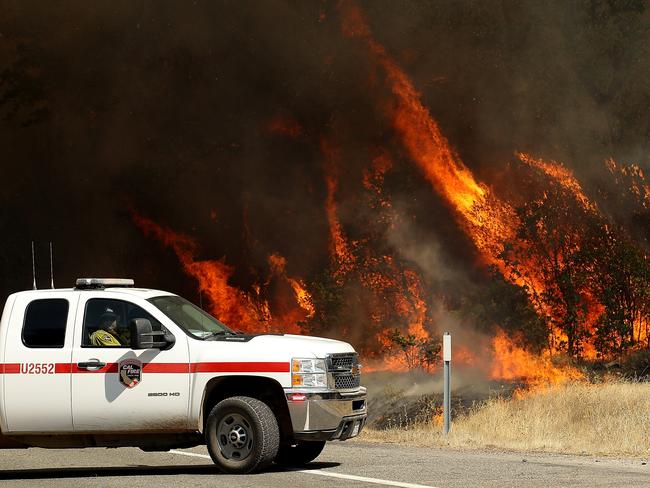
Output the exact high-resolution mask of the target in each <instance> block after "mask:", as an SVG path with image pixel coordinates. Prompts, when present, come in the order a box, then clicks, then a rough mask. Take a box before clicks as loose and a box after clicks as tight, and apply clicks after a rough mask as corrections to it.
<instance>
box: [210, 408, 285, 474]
mask: <svg viewBox="0 0 650 488" xmlns="http://www.w3.org/2000/svg"><path fill="white" fill-rule="evenodd" d="M205 440H206V444H207V446H208V451H209V452H210V457H211V458H212V460H213V461H214V463H215V464H216V465H217V467H218V468H219V469H220V470H221V471H223V472H224V473H233V474H239V473H251V472H253V471H259V470H261V469H264V468H265V467H267V466H268V465H269V464H271V462H273V459H274V458H275V456H276V455H277V452H278V446H279V444H280V430H279V428H278V422H277V420H276V418H275V415H273V412H272V411H271V409H270V408H269V407H268V405H266V403H264V402H261V401H259V400H257V399H255V398H250V397H245V396H236V397H231V398H226V399H225V400H222V401H220V402H219V403H217V404H216V405H215V407H214V408H213V409H212V411H211V412H210V414H209V415H208V420H207V422H206V425H205Z"/></svg>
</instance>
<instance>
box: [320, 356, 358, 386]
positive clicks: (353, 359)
mask: <svg viewBox="0 0 650 488" xmlns="http://www.w3.org/2000/svg"><path fill="white" fill-rule="evenodd" d="M327 370H328V371H329V377H330V387H332V386H333V387H334V389H336V390H350V389H353V388H358V387H359V385H360V384H361V374H360V371H359V356H358V355H357V354H356V353H342V354H332V355H330V356H328V358H327Z"/></svg>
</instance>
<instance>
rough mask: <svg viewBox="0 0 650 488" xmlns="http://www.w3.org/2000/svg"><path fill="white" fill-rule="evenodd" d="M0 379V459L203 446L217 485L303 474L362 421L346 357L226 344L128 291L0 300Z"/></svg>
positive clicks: (275, 339)
mask: <svg viewBox="0 0 650 488" xmlns="http://www.w3.org/2000/svg"><path fill="white" fill-rule="evenodd" d="M235 325H236V324H235ZM0 365H1V366H0V373H2V374H0V395H1V396H0V430H1V436H0V447H4V448H23V447H51V448H80V447H122V446H135V447H140V448H141V449H145V450H169V449H172V448H182V447H191V446H196V445H200V444H206V445H207V447H208V451H209V452H210V455H211V457H212V459H213V460H214V461H215V463H216V464H217V466H218V467H219V468H220V469H221V470H222V471H224V472H229V473H247V472H252V471H257V470H260V469H263V468H264V467H266V466H268V465H269V464H270V463H271V462H274V461H275V462H276V463H278V464H283V465H293V466H297V465H301V464H304V463H306V462H309V461H311V460H313V459H315V458H316V457H317V456H318V455H319V454H320V452H321V450H322V449H323V446H324V445H325V442H326V441H330V440H346V439H349V438H351V437H354V436H356V435H358V434H359V433H360V432H361V430H362V428H363V426H364V424H365V420H366V416H367V409H366V390H365V388H363V387H362V386H361V385H360V377H361V376H360V365H359V362H358V356H357V354H356V352H355V350H354V349H353V347H352V346H351V345H349V344H347V343H345V342H341V341H336V340H331V339H323V338H316V337H307V336H297V335H282V334H262V335H249V334H241V333H237V332H235V331H233V330H231V329H230V328H228V327H227V326H226V325H225V324H222V323H221V322H219V320H217V319H216V318H214V317H212V316H210V315H209V314H207V313H206V312H205V311H203V310H202V309H200V308H199V307H196V306H195V305H194V304H192V303H191V302H189V301H187V300H185V299H183V298H181V297H179V296H177V295H174V294H172V293H168V292H165V291H160V290H152V289H143V288H135V287H134V286H133V281H132V280H121V279H97V278H86V279H80V280H77V285H76V287H75V288H70V289H52V290H35V291H25V292H19V293H15V294H13V295H10V296H9V297H8V299H7V301H6V304H5V308H4V311H3V314H2V319H1V320H0Z"/></svg>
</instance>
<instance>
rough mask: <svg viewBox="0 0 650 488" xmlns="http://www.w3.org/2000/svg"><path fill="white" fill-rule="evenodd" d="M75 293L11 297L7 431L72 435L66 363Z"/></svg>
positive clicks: (6, 368)
mask: <svg viewBox="0 0 650 488" xmlns="http://www.w3.org/2000/svg"><path fill="white" fill-rule="evenodd" d="M77 300H78V293H76V292H62V291H52V292H47V291H39V292H38V294H35V293H21V294H18V295H17V296H16V300H15V302H14V305H13V309H12V312H11V317H10V319H9V322H8V326H9V327H8V330H7V337H6V340H5V350H4V357H5V365H4V372H5V374H4V391H3V403H4V407H5V412H6V418H7V429H8V430H7V432H8V433H40V432H70V431H72V407H71V404H70V360H71V356H72V338H73V328H74V319H75V311H76V308H77V307H76V306H77Z"/></svg>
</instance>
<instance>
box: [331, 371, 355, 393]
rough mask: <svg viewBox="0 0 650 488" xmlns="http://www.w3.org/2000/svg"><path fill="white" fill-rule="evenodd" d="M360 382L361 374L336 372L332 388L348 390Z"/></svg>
mask: <svg viewBox="0 0 650 488" xmlns="http://www.w3.org/2000/svg"><path fill="white" fill-rule="evenodd" d="M360 384H361V375H353V374H338V375H335V376H334V388H336V389H337V390H348V389H350V388H358V387H359V385H360Z"/></svg>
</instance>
